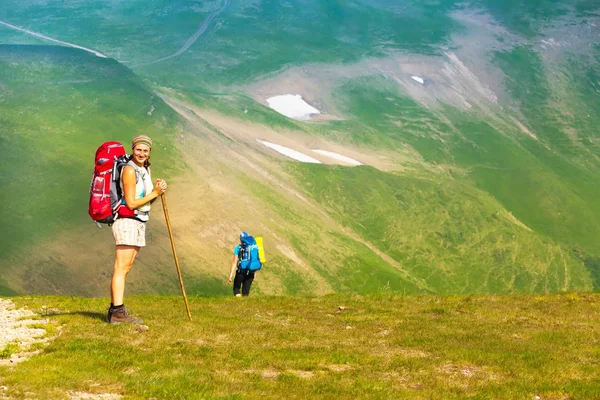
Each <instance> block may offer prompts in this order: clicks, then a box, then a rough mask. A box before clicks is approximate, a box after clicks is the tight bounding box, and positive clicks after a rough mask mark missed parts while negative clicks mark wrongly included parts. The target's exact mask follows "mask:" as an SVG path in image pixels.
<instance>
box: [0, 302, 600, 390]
mask: <svg viewBox="0 0 600 400" xmlns="http://www.w3.org/2000/svg"><path fill="white" fill-rule="evenodd" d="M130 300H131V301H130V306H131V307H132V308H133V310H134V311H135V313H136V315H139V316H141V317H142V318H143V319H144V323H145V324H147V326H148V327H149V330H147V331H145V332H139V331H138V330H137V329H136V327H135V326H131V325H130V326H111V325H108V324H104V323H101V321H100V320H101V319H102V318H103V317H104V316H105V306H106V304H105V303H104V302H103V301H102V300H100V299H89V298H88V299H83V298H65V297H22V298H15V299H14V301H15V303H16V305H17V307H28V308H29V309H30V310H32V311H35V312H38V313H39V314H40V315H39V318H40V319H47V320H48V321H49V322H48V323H46V324H43V323H42V322H41V321H40V323H37V324H35V325H34V326H35V327H42V328H44V329H46V330H47V332H48V335H49V336H52V339H51V340H50V341H49V342H48V343H47V344H37V345H35V346H34V348H37V349H43V352H42V353H41V354H38V355H35V356H33V357H32V358H30V359H29V360H27V361H25V362H23V363H20V364H17V365H15V366H12V367H9V366H6V365H4V364H2V363H1V362H2V361H3V360H2V359H1V358H0V385H1V386H2V392H0V393H2V395H3V396H8V398H11V399H66V398H92V397H89V396H92V395H96V396H98V397H97V398H109V397H107V396H109V395H113V396H114V395H122V396H123V397H122V398H123V399H149V398H155V399H200V398H202V399H281V398H289V399H305V398H311V399H356V398H360V399H397V398H411V399H430V398H444V399H465V398H477V399H484V398H494V399H530V398H539V399H564V398H569V399H596V398H599V397H600V388H599V387H598V379H600V376H599V371H600V368H598V367H599V366H598V360H599V357H598V356H599V355H600V354H598V346H597V340H598V334H599V333H600V332H598V324H597V319H598V316H599V314H600V299H599V298H598V295H591V294H588V295H577V294H563V295H551V296H547V295H527V296H523V295H519V296H452V297H431V296H402V295H400V296H398V295H392V294H389V293H387V294H381V295H378V296H351V295H332V296H322V297H317V298H315V297H287V296H278V297H265V296H263V297H250V298H246V299H238V298H215V297H212V298H204V297H198V298H191V299H190V301H191V312H192V316H193V321H192V322H189V321H188V320H187V316H186V314H185V308H184V305H183V301H182V299H181V298H177V297H149V296H146V297H138V298H131V299H130ZM57 332H60V334H59V335H57ZM18 351H19V349H18V348H17V347H14V346H13V347H11V348H9V349H7V350H5V351H4V352H2V353H0V357H2V358H5V359H7V358H8V357H10V355H11V353H15V352H18ZM101 395H103V396H104V397H100V396H101ZM75 396H79V397H75ZM83 396H88V397H83Z"/></svg>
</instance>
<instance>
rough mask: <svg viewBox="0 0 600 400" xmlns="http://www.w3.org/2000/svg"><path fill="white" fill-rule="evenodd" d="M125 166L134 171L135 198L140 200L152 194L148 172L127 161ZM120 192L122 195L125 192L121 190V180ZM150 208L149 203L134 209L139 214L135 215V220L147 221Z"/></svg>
mask: <svg viewBox="0 0 600 400" xmlns="http://www.w3.org/2000/svg"><path fill="white" fill-rule="evenodd" d="M127 165H128V166H131V167H133V169H134V170H135V198H136V199H141V198H142V197H145V196H146V195H147V194H148V193H150V192H152V190H154V185H153V184H152V178H151V177H150V171H148V169H146V168H144V167H138V166H137V165H136V163H134V162H133V161H129V162H128V163H127ZM123 168H124V167H123ZM121 191H122V192H123V193H124V192H125V191H124V189H123V179H121ZM150 208H152V206H151V205H150V202H148V203H146V204H144V205H143V206H140V207H138V208H136V211H139V213H136V214H137V216H136V218H138V219H139V220H140V221H148V219H150V216H149V213H150Z"/></svg>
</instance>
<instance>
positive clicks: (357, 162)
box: [313, 149, 363, 165]
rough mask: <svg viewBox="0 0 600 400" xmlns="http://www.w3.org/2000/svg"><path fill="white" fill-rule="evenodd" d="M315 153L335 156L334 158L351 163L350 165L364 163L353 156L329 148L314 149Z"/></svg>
mask: <svg viewBox="0 0 600 400" xmlns="http://www.w3.org/2000/svg"><path fill="white" fill-rule="evenodd" d="M313 151H314V152H315V153H317V154H321V155H323V156H326V157H329V158H333V159H334V160H338V161H342V162H344V163H346V164H350V165H363V163H361V162H360V161H357V160H355V159H353V158H350V157H346V156H344V155H342V154H338V153H334V152H333V151H327V150H319V149H315V150H313Z"/></svg>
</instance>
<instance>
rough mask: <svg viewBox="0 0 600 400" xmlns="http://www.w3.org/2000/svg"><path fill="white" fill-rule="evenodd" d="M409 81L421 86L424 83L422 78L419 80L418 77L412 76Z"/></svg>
mask: <svg viewBox="0 0 600 400" xmlns="http://www.w3.org/2000/svg"><path fill="white" fill-rule="evenodd" d="M411 79H412V80H413V81H415V82H419V83H420V84H421V85H423V84H424V83H425V80H423V78H421V77H420V76H416V75H412V76H411Z"/></svg>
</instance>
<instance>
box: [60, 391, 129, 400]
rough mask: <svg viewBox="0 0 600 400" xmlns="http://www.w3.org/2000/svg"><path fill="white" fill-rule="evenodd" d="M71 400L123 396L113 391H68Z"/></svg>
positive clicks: (102, 399) (111, 399)
mask: <svg viewBox="0 0 600 400" xmlns="http://www.w3.org/2000/svg"><path fill="white" fill-rule="evenodd" d="M68 394H69V398H70V399H71V400H119V399H122V398H123V396H121V395H120V394H114V393H101V394H97V393H86V392H69V393H68Z"/></svg>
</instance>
